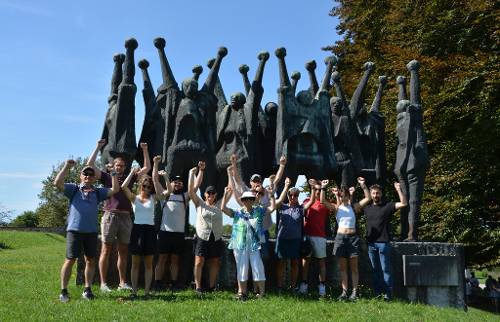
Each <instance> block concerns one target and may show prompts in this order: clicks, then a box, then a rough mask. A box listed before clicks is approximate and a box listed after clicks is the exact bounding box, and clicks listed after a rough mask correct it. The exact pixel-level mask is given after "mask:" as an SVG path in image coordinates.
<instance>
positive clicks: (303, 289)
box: [299, 282, 307, 295]
mask: <svg viewBox="0 0 500 322" xmlns="http://www.w3.org/2000/svg"><path fill="white" fill-rule="evenodd" d="M299 294H300V295H305V294H307V283H304V282H302V283H300V286H299Z"/></svg>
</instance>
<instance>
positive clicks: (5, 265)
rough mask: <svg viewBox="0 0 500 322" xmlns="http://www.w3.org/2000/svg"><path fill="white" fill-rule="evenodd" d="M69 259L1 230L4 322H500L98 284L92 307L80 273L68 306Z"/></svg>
mask: <svg viewBox="0 0 500 322" xmlns="http://www.w3.org/2000/svg"><path fill="white" fill-rule="evenodd" d="M64 254H65V240H64V238H63V237H62V236H59V235H55V234H46V233H35V232H14V231H0V320H1V321H28V320H29V321H92V320H93V321H111V320H113V321H157V320H162V321H165V320H167V321H173V320H175V321H202V320H203V321H315V322H316V321H338V320H349V321H498V316H495V315H493V314H491V313H487V312H483V311H479V310H475V309H470V310H469V311H468V312H463V311H461V310H456V309H442V308H436V307H431V306H425V305H420V304H408V303H403V302H397V301H395V302H392V303H384V302H380V301H376V300H371V299H363V300H360V301H358V302H357V303H339V302H336V301H334V300H329V299H327V300H322V301H318V300H317V299H299V298H295V297H291V296H288V297H278V296H275V295H272V294H269V295H268V296H267V298H265V299H262V300H250V301H248V302H245V303H240V302H237V301H235V300H233V298H232V296H233V294H232V293H231V292H217V293H215V294H210V295H207V297H206V298H204V299H198V298H196V296H195V294H194V292H192V291H183V292H179V293H176V294H171V293H169V292H165V293H160V294H159V295H157V296H156V297H154V298H152V299H149V300H137V301H129V300H127V299H126V298H127V297H126V294H125V293H120V292H118V291H116V292H113V293H111V294H110V295H106V296H104V295H101V294H100V293H99V292H97V288H98V287H97V285H96V286H95V287H94V290H95V291H96V292H95V293H96V296H97V298H96V300H94V301H92V302H87V301H84V300H82V299H81V298H80V295H81V292H82V288H81V287H77V286H75V283H74V276H75V274H73V278H72V280H71V282H70V287H69V292H70V294H71V296H72V300H71V301H70V302H69V303H66V304H63V303H60V302H59V300H58V294H59V270H60V266H61V264H62V261H63V259H64ZM74 273H75V272H74Z"/></svg>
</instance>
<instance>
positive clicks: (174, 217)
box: [154, 161, 205, 290]
mask: <svg viewBox="0 0 500 322" xmlns="http://www.w3.org/2000/svg"><path fill="white" fill-rule="evenodd" d="M198 169H199V172H198V176H197V177H196V180H195V183H194V185H195V186H194V189H195V191H197V190H198V189H199V188H200V185H201V181H202V179H203V172H204V171H205V162H203V161H200V162H198ZM161 174H163V175H164V177H165V179H166V180H165V181H166V185H167V189H168V193H167V194H165V197H166V200H163V201H162V202H161V209H162V218H161V225H160V231H159V232H158V254H159V256H158V263H157V264H156V267H155V284H154V289H155V290H161V289H162V280H163V273H164V271H165V262H166V261H167V259H169V260H170V281H171V288H172V289H176V288H177V286H178V285H177V277H178V275H179V256H180V255H181V253H182V251H183V250H184V238H185V237H186V222H187V220H188V218H187V215H188V206H189V200H190V198H189V194H188V193H187V192H185V191H184V183H183V182H182V178H181V177H180V176H179V175H171V176H170V182H169V180H167V179H168V178H167V177H166V173H165V172H164V171H161Z"/></svg>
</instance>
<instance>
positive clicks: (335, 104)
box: [330, 96, 342, 116]
mask: <svg viewBox="0 0 500 322" xmlns="http://www.w3.org/2000/svg"><path fill="white" fill-rule="evenodd" d="M330 109H331V110H332V113H333V114H335V115H337V116H340V115H342V100H341V99H340V98H339V97H336V96H333V97H332V98H330Z"/></svg>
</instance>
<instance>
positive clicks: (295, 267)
mask: <svg viewBox="0 0 500 322" xmlns="http://www.w3.org/2000/svg"><path fill="white" fill-rule="evenodd" d="M290 185H291V180H290V178H286V179H285V187H284V189H283V191H282V192H281V195H280V197H279V199H278V200H277V201H276V209H277V210H276V222H277V228H276V231H277V233H276V247H275V252H276V256H277V257H278V262H277V265H276V279H277V283H276V284H277V287H278V293H282V291H283V282H284V281H283V280H284V277H285V266H286V261H287V260H290V275H291V276H290V289H292V290H295V288H296V284H297V278H298V276H299V264H300V253H301V251H300V248H301V242H302V238H303V235H304V211H307V209H309V207H311V205H312V204H313V202H314V198H312V199H310V200H309V202H308V203H307V204H305V205H301V204H300V203H299V194H300V190H299V189H298V188H295V187H292V188H290ZM289 188H290V189H289ZM286 197H288V203H283V202H284V201H285V198H286Z"/></svg>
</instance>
